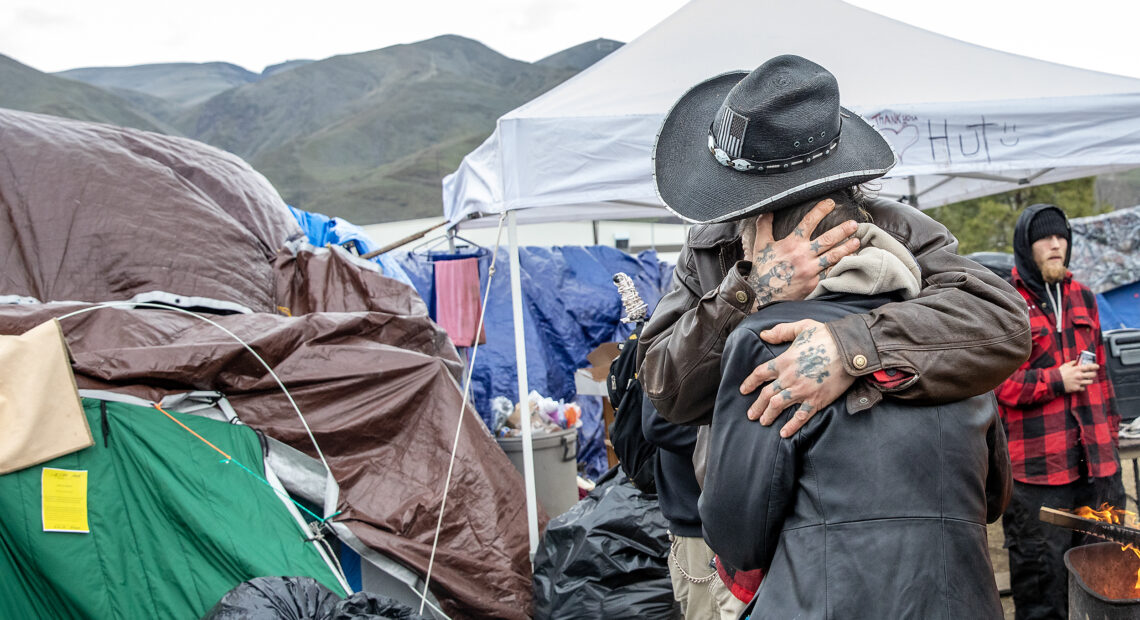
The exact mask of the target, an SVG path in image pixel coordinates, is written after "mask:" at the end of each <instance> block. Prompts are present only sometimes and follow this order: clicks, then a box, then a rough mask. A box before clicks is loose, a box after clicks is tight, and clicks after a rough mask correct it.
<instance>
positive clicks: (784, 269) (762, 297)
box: [746, 260, 796, 306]
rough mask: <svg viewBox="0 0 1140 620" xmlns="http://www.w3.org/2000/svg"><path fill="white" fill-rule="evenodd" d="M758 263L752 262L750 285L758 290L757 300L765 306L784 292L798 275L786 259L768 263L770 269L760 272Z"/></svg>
mask: <svg viewBox="0 0 1140 620" xmlns="http://www.w3.org/2000/svg"><path fill="white" fill-rule="evenodd" d="M757 265H758V263H753V264H752V273H750V274H748V278H746V281H747V282H748V286H751V287H752V290H753V291H755V292H756V301H757V303H758V304H759V305H761V306H764V305H767V304H769V303H771V301H772V300H773V299H775V298H776V297H777V296H778V295H780V294H781V293H783V292H784V287H786V286H788V285H789V284H791V283H792V279H793V278H794V277H795V275H796V268H795V266H793V265H792V264H791V263H789V262H788V261H786V260H782V261H780V262H778V263H775V264H773V265H766V266H767V267H768V269H767V270H766V271H764V272H760V271H759V270H758V269H757Z"/></svg>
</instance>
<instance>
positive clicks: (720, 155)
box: [709, 126, 839, 174]
mask: <svg viewBox="0 0 1140 620" xmlns="http://www.w3.org/2000/svg"><path fill="white" fill-rule="evenodd" d="M714 127H715V126H714ZM713 132H714V128H710V129H709V153H711V154H712V156H713V157H714V158H715V159H716V160H717V161H718V162H720V165H722V166H727V167H729V168H732V169H733V170H738V171H740V172H753V173H756V174H779V173H781V172H787V171H788V170H789V169H792V168H795V167H796V166H810V165H811V164H812V162H814V161H816V160H818V159H819V158H820V157H825V156H827V155H831V152H832V151H834V150H835V149H836V148H838V147H839V136H835V139H834V140H832V141H831V142H830V143H828V144H825V145H823V146H821V147H819V148H817V149H816V150H814V151H809V152H807V153H804V154H803V155H793V156H791V157H785V158H784V159H769V160H768V161H753V160H751V159H745V158H743V157H737V158H736V159H733V158H732V156H731V155H729V154H728V152H727V151H725V150H724V149H722V148H720V146H719V145H718V144H717V139H716V135H715V134H714V133H713Z"/></svg>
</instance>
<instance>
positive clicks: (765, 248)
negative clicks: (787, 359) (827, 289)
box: [744, 199, 859, 311]
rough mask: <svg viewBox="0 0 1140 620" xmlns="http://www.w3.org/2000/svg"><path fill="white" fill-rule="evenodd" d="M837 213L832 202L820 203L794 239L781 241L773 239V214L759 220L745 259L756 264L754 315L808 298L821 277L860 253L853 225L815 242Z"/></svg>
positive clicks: (750, 278) (838, 228) (750, 281)
mask: <svg viewBox="0 0 1140 620" xmlns="http://www.w3.org/2000/svg"><path fill="white" fill-rule="evenodd" d="M834 209H835V203H834V202H833V201H831V200H830V199H829V200H823V201H820V202H819V204H817V205H816V206H815V207H814V208H813V209H812V210H811V211H808V213H807V215H805V216H804V218H803V219H802V220H800V223H799V225H798V226H796V229H795V230H794V231H792V233H791V234H790V235H788V236H787V237H784V238H783V239H781V240H779V241H775V240H774V239H773V237H772V214H771V213H765V214H764V215H761V216H760V217H759V218H757V220H756V228H755V230H747V231H745V235H744V252H745V258H747V259H749V260H751V261H752V272H751V273H750V274H749V275H748V277H747V281H748V285H749V286H751V287H752V290H754V291H755V292H756V303H755V304H754V305H753V306H752V310H753V311H756V309H757V308H759V307H761V306H766V305H768V304H769V303H772V302H773V301H777V300H781V299H803V298H805V297H807V295H808V293H810V292H812V290H813V289H815V286H816V284H819V274H820V273H822V272H823V271H824V270H825V269H827V268H829V267H831V266H832V265H834V264H835V263H837V262H839V259H841V258H843V257H844V256H847V255H848V254H851V253H852V252H854V251H855V250H857V249H859V240H858V239H854V238H850V239H849V237H851V235H852V234H854V233H855V228H856V224H855V222H852V221H847V222H844V223H843V224H840V225H839V226H836V227H835V228H832V229H831V230H829V231H827V232H826V233H824V234H822V235H820V236H819V237H817V238H815V239H814V240H813V239H811V236H812V233H813V232H815V227H816V226H817V225H818V224H819V221H820V220H822V219H823V218H824V217H826V216H827V214H828V213H831V211H832V210H834ZM752 233H755V234H752Z"/></svg>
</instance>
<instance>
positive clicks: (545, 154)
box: [443, 0, 1140, 555]
mask: <svg viewBox="0 0 1140 620" xmlns="http://www.w3.org/2000/svg"><path fill="white" fill-rule="evenodd" d="M1011 27H1012V28H1016V27H1017V25H1016V24H1011ZM789 53H790V54H798V55H800V56H803V57H805V58H808V59H810V60H813V61H815V62H817V63H819V64H821V65H823V66H824V67H826V68H827V69H828V70H830V71H831V72H832V73H834V74H835V76H836V78H837V79H838V81H839V89H840V95H841V98H842V101H843V104H844V106H846V107H847V108H849V109H851V110H853V111H854V112H856V113H858V114H860V115H861V116H863V118H865V119H866V120H867V121H868V122H870V123H871V124H872V125H874V126H875V127H876V128H877V129H878V130H879V131H880V132H881V133H882V134H883V135H884V137H886V138H887V140H888V142H890V144H891V146H892V148H894V150H895V153H896V154H897V155H898V158H899V163H898V165H897V166H896V167H895V168H894V169H893V170H892V171H891V174H890V176H889V177H887V178H886V179H884V180H883V182H882V188H881V191H880V192H879V194H880V195H882V196H886V197H892V198H896V199H900V200H903V201H906V202H909V203H910V204H914V205H916V206H919V207H922V208H929V207H935V206H941V205H944V204H948V203H951V202H956V201H959V200H965V199H968V198H973V197H978V196H985V195H989V194H994V193H999V192H1003V191H1008V190H1011V189H1015V188H1016V187H1017V186H1019V185H1040V184H1045V183H1055V182H1058V181H1063V180H1067V179H1073V178H1079V177H1085V176H1091V175H1095V174H1102V173H1106V172H1111V171H1115V170H1124V169H1129V168H1134V167H1137V166H1140V80H1137V79H1132V78H1126V77H1121V76H1115V75H1110V74H1105V73H1099V72H1096V71H1088V70H1083V69H1076V68H1073V67H1066V66H1063V65H1059V64H1055V63H1050V62H1045V61H1041V60H1035V59H1032V58H1027V57H1023V56H1018V55H1015V54H1008V53H1005V52H1000V51H997V50H993V49H989V48H985V47H980V46H977V45H973V44H970V43H965V42H962V41H958V40H956V39H952V38H949V37H945V36H942V35H939V34H936V33H933V32H929V31H926V30H923V29H920V28H916V27H914V26H910V25H907V24H904V23H902V22H898V21H895V20H893V19H890V18H888V17H884V16H882V15H878V14H876V13H872V12H869V11H866V10H864V9H860V8H857V7H854V6H851V5H849V4H845V3H843V2H840V1H839V0H798V1H797V2H787V1H782V0H745V1H741V0H736V1H730V0H693V1H692V2H690V3H689V4H687V5H685V6H684V7H682V8H681V9H680V10H678V11H677V12H676V13H674V14H673V15H672V16H670V17H669V18H668V19H666V20H665V21H663V22H662V23H660V24H658V25H657V26H655V27H654V28H653V29H651V30H650V31H649V32H647V33H645V34H644V35H642V36H641V37H639V38H637V39H636V40H634V41H632V42H630V43H628V44H626V45H625V46H624V47H622V48H621V49H619V50H617V51H616V52H614V53H612V54H610V55H609V56H607V57H606V58H605V59H603V60H601V61H600V62H598V63H596V64H595V65H593V66H592V67H590V68H589V69H587V70H585V71H583V72H582V73H580V74H578V75H577V76H575V77H574V78H572V79H570V80H568V81H567V82H565V83H563V84H561V85H560V86H558V87H556V88H554V89H553V90H551V91H549V92H547V93H545V94H544V95H542V96H540V97H538V98H536V99H534V100H532V101H530V102H529V103H527V104H525V105H523V106H521V107H519V108H516V109H515V110H512V111H511V112H508V113H507V114H505V115H504V116H502V117H501V118H500V119H499V120H498V124H497V126H496V129H495V132H494V133H493V134H492V135H491V137H489V138H488V139H487V140H486V141H485V142H484V143H483V144H482V145H480V146H479V148H477V149H476V150H475V151H473V152H472V153H470V154H468V155H467V156H466V157H465V158H464V159H463V162H462V163H461V164H460V167H459V169H458V170H457V171H456V172H455V173H453V174H451V175H449V176H448V177H446V178H445V179H444V180H443V204H444V216H445V217H446V218H448V220H449V221H450V222H451V223H452V224H453V225H455V224H459V223H462V225H463V226H464V227H467V226H480V225H484V226H485V225H493V223H494V222H493V221H492V220H491V218H485V219H484V220H483V221H480V220H478V219H473V218H479V217H481V216H486V215H492V214H502V213H507V214H508V221H509V222H510V228H511V235H510V238H511V254H510V256H511V279H512V295H513V296H514V306H515V315H514V316H515V334H516V335H515V338H516V352H517V355H518V368H519V394H520V395H525V394H526V393H527V382H526V370H525V369H526V360H525V348H524V346H523V344H522V309H521V301H520V289H519V285H518V278H519V274H518V251H517V243H515V234H514V233H515V224H516V221H524V222H540V221H564V220H600V219H608V220H614V219H631V218H645V217H662V216H665V215H668V214H667V213H666V212H665V211H664V209H663V205H662V203H661V202H660V200H659V199H658V198H657V194H656V191H655V189H654V185H653V170H652V163H651V153H652V148H653V143H654V140H655V137H656V133H657V130H658V127H659V126H660V124H661V121H662V120H663V118H664V116H665V114H666V113H667V112H668V110H669V108H670V107H671V106H672V104H673V102H674V101H676V100H677V98H678V97H680V96H681V95H682V94H683V93H684V92H685V91H686V90H688V89H689V88H690V87H691V86H692V85H694V84H696V83H697V82H700V81H702V80H704V79H706V78H709V77H712V76H714V75H717V74H720V73H724V72H727V71H736V70H750V69H752V68H755V67H756V66H758V65H760V64H761V63H763V62H764V61H765V60H767V59H769V58H771V57H773V56H777V55H780V54H789ZM523 426H524V437H523V457H524V462H525V465H526V467H525V468H524V469H525V471H524V475H525V478H526V485H527V489H528V491H527V496H528V504H529V508H530V509H529V510H528V512H529V513H530V524H531V550H532V555H533V551H534V549H535V548H536V546H537V518H536V516H535V513H534V508H533V506H534V489H533V485H534V476H533V464H532V462H531V444H530V435H529V429H528V428H527V426H528V425H525V424H524V425H523Z"/></svg>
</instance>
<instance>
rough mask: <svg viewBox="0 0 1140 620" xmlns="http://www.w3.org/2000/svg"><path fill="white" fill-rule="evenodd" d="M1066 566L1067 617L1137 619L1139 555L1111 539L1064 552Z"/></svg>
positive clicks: (1075, 619) (1139, 610)
mask: <svg viewBox="0 0 1140 620" xmlns="http://www.w3.org/2000/svg"><path fill="white" fill-rule="evenodd" d="M1065 566H1066V567H1067V568H1068V569H1069V620H1078V619H1079V620H1117V619H1121V620H1135V619H1136V618H1140V590H1138V589H1136V585H1137V579H1138V574H1140V557H1137V556H1136V554H1135V553H1133V552H1132V551H1131V550H1124V549H1122V548H1121V546H1120V545H1118V544H1116V543H1112V542H1103V543H1094V544H1091V545H1083V546H1080V547H1074V548H1072V549H1069V550H1068V551H1067V552H1065Z"/></svg>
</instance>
